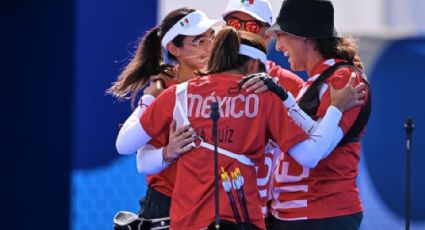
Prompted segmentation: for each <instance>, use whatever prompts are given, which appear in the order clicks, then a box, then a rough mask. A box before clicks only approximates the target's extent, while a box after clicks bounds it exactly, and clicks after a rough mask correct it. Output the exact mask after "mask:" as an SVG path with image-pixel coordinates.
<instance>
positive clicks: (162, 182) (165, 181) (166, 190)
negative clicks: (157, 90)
mask: <svg viewBox="0 0 425 230" xmlns="http://www.w3.org/2000/svg"><path fill="white" fill-rule="evenodd" d="M177 83H178V82H177V80H176V79H173V80H170V81H166V82H165V87H166V88H168V87H171V86H173V85H176V84H177ZM160 135H161V137H159V136H157V137H155V138H154V139H152V140H151V141H150V142H149V144H150V145H153V146H155V147H156V148H161V147H163V146H165V145H166V144H167V143H168V135H169V134H168V133H161V134H160ZM166 140H167V142H164V141H166ZM175 178H176V165H175V164H171V165H170V166H168V167H167V168H165V169H164V170H162V171H161V172H159V173H157V174H152V175H149V176H147V177H146V180H147V183H148V185H149V186H150V187H151V188H154V189H155V190H156V191H158V192H160V193H162V194H164V195H167V196H170V197H171V195H172V193H173V187H174V180H175Z"/></svg>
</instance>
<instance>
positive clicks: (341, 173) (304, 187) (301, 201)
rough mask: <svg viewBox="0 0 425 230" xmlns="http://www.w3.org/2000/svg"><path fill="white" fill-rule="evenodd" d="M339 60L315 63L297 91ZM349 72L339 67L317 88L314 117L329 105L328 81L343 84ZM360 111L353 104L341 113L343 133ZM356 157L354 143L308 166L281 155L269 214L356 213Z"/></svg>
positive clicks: (358, 207)
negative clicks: (307, 77) (317, 105)
mask: <svg viewBox="0 0 425 230" xmlns="http://www.w3.org/2000/svg"><path fill="white" fill-rule="evenodd" d="M341 61H343V60H337V59H329V60H321V61H320V62H319V63H318V64H316V66H315V67H314V68H313V71H312V73H311V75H312V76H311V77H310V78H309V79H308V81H307V82H306V84H305V87H304V88H303V89H302V90H301V94H302V93H304V92H305V90H306V89H307V88H308V87H309V86H310V85H311V84H312V83H313V81H314V80H315V79H317V77H318V76H319V75H320V74H321V73H323V72H324V71H325V70H326V69H327V68H328V67H329V66H331V65H333V64H335V63H336V62H341ZM352 72H353V70H352V69H351V68H348V67H342V68H340V69H338V70H337V71H335V72H334V73H333V74H332V75H331V76H330V77H329V78H328V79H327V80H326V81H325V83H326V84H324V85H323V86H322V88H321V90H320V105H319V108H318V111H317V114H316V115H317V117H319V118H320V117H323V116H324V115H325V113H326V110H327V108H328V107H329V105H330V92H329V89H328V85H329V84H331V85H332V86H334V87H335V88H336V89H340V88H342V87H344V86H345V84H346V83H347V82H348V80H349V78H350V75H351V73H352ZM361 81H362V79H361V77H360V76H357V80H356V82H355V83H354V86H356V85H357V84H359V82H361ZM301 96H302V95H299V96H298V98H300V97H301ZM360 110H361V107H354V108H352V109H350V110H348V111H345V112H344V113H343V116H342V118H341V121H340V124H339V126H340V127H341V128H342V130H343V132H344V134H345V133H347V131H348V130H349V129H350V127H351V126H352V125H353V123H354V121H355V120H356V118H357V115H358V114H359V112H360ZM282 158H283V159H282ZM359 159H360V144H359V143H358V142H351V143H348V144H346V145H343V146H340V147H336V148H335V149H334V150H333V151H332V152H331V153H330V154H329V156H328V157H326V158H325V159H323V160H321V161H320V162H319V163H318V164H317V166H316V167H315V168H312V169H308V168H306V167H302V166H301V165H300V164H298V163H297V162H296V161H295V160H294V159H293V158H292V157H291V156H290V155H289V154H286V155H285V156H284V157H281V158H280V159H279V160H278V164H277V166H276V170H275V174H274V181H273V202H272V213H273V215H274V216H275V217H276V218H279V219H282V220H296V219H321V218H328V217H335V216H342V215H349V214H354V213H357V212H360V211H361V210H362V205H361V202H360V198H359V193H358V188H357V184H356V177H357V174H358V163H359Z"/></svg>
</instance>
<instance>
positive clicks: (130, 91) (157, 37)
mask: <svg viewBox="0 0 425 230" xmlns="http://www.w3.org/2000/svg"><path fill="white" fill-rule="evenodd" d="M194 11H195V9H190V8H186V7H185V8H180V9H177V10H174V11H172V12H170V13H169V14H168V15H167V16H166V17H165V18H164V19H163V20H162V22H161V24H160V25H158V26H157V27H154V28H153V29H151V30H150V31H148V32H147V33H146V35H145V36H144V37H143V38H142V39H140V41H139V43H138V46H137V49H136V52H135V53H134V55H133V57H132V59H131V60H130V62H129V63H128V64H127V65H126V66H125V68H124V70H123V71H122V72H121V74H120V75H119V76H118V80H117V81H116V82H114V83H113V84H112V86H111V87H110V88H109V89H108V90H107V93H110V94H112V95H113V96H115V97H117V98H118V99H128V95H130V97H129V98H130V99H131V104H132V105H133V104H134V100H135V97H136V95H137V93H138V92H139V91H140V89H141V88H142V86H143V85H144V84H145V83H146V82H147V81H149V77H150V76H152V75H157V74H159V73H164V74H166V75H170V74H171V73H172V72H173V71H172V67H173V66H171V65H166V64H165V61H164V57H163V54H162V47H161V40H162V38H163V37H164V35H165V33H167V32H168V31H169V30H170V29H171V27H173V26H174V25H175V24H176V23H177V22H178V21H179V20H180V19H182V18H183V17H184V16H186V15H188V14H190V13H192V12H194ZM184 37H185V36H184V35H178V36H177V37H176V38H174V39H173V40H172V42H173V43H174V45H175V46H176V47H182V46H183V39H184ZM168 57H169V58H170V59H174V60H175V57H174V56H173V55H172V54H170V53H169V54H168ZM172 76H173V75H171V77H172Z"/></svg>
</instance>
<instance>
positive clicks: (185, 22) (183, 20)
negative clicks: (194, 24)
mask: <svg viewBox="0 0 425 230" xmlns="http://www.w3.org/2000/svg"><path fill="white" fill-rule="evenodd" d="M180 25H181V26H183V27H184V26H187V25H189V19H187V18H185V19H182V20H181V21H180Z"/></svg>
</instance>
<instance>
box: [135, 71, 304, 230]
mask: <svg viewBox="0 0 425 230" xmlns="http://www.w3.org/2000/svg"><path fill="white" fill-rule="evenodd" d="M241 78H242V76H238V75H231V74H214V75H209V76H204V77H199V78H196V79H193V80H190V81H189V82H188V96H187V97H188V118H189V121H190V123H191V125H192V127H193V128H194V129H195V130H197V134H198V135H199V136H202V137H203V139H204V141H205V142H207V143H212V140H211V139H212V133H211V128H212V122H211V120H210V118H209V114H210V103H211V102H213V101H217V102H219V105H220V108H219V112H220V119H219V121H218V145H219V147H220V148H223V149H226V150H228V151H231V152H233V153H236V154H243V155H245V156H247V157H248V158H249V159H251V160H252V161H253V162H259V161H260V160H263V157H264V148H265V144H266V143H267V141H268V140H269V139H272V140H275V141H276V143H278V145H279V147H280V149H282V150H284V151H286V150H288V149H289V148H290V147H292V146H293V145H295V144H297V143H298V142H300V141H302V140H305V139H306V138H307V137H308V135H307V134H306V133H305V132H304V131H303V130H302V129H300V128H299V127H298V126H297V125H296V124H295V123H293V122H292V120H291V119H290V118H289V117H288V114H287V111H286V109H285V108H284V107H283V106H282V101H281V100H280V99H279V98H278V97H277V96H276V95H275V94H273V93H272V92H265V93H261V94H247V93H246V92H245V91H240V90H238V81H239V80H240V79H241ZM175 91H176V87H174V86H173V87H171V88H169V89H167V90H165V91H164V92H163V93H162V94H161V95H160V96H159V97H158V98H157V100H155V101H154V102H153V103H152V105H151V106H149V108H147V110H146V111H145V113H144V114H143V116H142V117H141V119H140V122H141V124H142V126H143V129H144V130H145V131H146V132H147V133H148V134H149V135H150V136H158V135H159V134H161V133H166V134H168V133H169V126H170V123H171V121H172V119H173V109H174V106H175V98H176V96H175ZM160 111H161V112H160ZM159 137H168V135H167V136H165V135H160V136H159ZM164 142H166V141H164ZM218 160H219V166H220V167H223V168H224V169H225V170H226V171H227V172H230V171H232V170H234V169H235V168H236V167H239V168H240V169H241V173H242V175H243V176H244V179H245V184H244V191H245V196H246V200H247V207H248V210H249V215H250V218H251V220H250V221H251V223H253V224H255V225H256V226H258V227H259V228H262V229H264V218H263V215H262V212H261V208H260V201H259V199H258V189H257V184H256V171H255V168H254V167H252V166H248V165H245V164H242V163H240V162H239V161H237V160H235V159H233V158H230V157H227V156H225V155H222V154H219V157H218ZM213 162H214V154H213V152H212V151H210V150H208V149H206V148H203V147H199V148H194V149H192V150H190V151H188V152H187V153H185V154H183V155H182V156H180V158H179V159H178V160H177V162H176V163H174V164H176V166H177V170H176V180H175V184H174V190H173V196H172V203H171V211H170V212H171V213H170V217H171V229H189V230H190V229H197V230H198V229H201V228H205V227H206V226H208V225H209V224H210V223H212V222H213V221H214V167H213ZM219 193H220V218H221V219H224V220H230V221H233V222H235V220H234V217H233V212H232V209H231V206H230V204H229V201H228V198H227V195H226V193H225V192H224V190H223V188H222V187H220V190H219ZM234 196H235V197H236V194H234ZM239 210H240V209H239Z"/></svg>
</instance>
